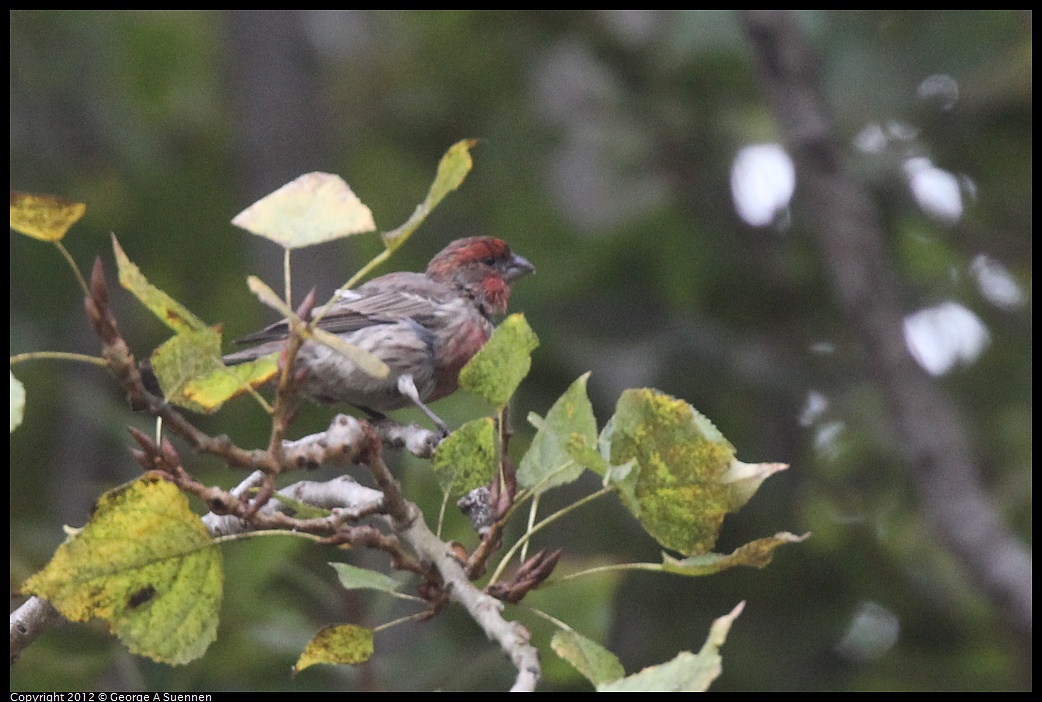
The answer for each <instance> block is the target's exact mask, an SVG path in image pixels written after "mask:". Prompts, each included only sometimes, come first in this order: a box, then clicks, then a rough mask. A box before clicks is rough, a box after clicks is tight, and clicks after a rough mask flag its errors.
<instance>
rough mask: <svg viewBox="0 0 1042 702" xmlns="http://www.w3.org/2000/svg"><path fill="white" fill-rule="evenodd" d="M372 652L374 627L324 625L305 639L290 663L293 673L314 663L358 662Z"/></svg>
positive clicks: (363, 661)
mask: <svg viewBox="0 0 1042 702" xmlns="http://www.w3.org/2000/svg"><path fill="white" fill-rule="evenodd" d="M372 656H373V630H372V629H366V628H365V627H362V626H355V625H354V624H340V625H337V626H327V627H324V628H323V629H322V630H321V631H319V632H318V633H317V634H315V638H313V639H311V641H309V642H308V645H307V646H306V647H305V648H304V652H303V653H301V654H300V659H298V660H297V664H296V665H295V666H293V674H294V675H296V674H297V673H299V672H300V671H302V670H304V669H305V668H309V667H311V666H313V665H315V664H317V663H331V664H334V665H335V664H340V663H347V664H349V665H358V664H359V663H365V662H366V661H367V660H369V659H370V658H372Z"/></svg>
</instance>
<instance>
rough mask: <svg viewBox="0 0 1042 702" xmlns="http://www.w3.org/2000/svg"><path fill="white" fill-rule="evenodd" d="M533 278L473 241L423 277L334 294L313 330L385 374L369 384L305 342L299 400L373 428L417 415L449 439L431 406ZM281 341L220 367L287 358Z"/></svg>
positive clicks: (461, 243) (268, 341) (249, 339)
mask: <svg viewBox="0 0 1042 702" xmlns="http://www.w3.org/2000/svg"><path fill="white" fill-rule="evenodd" d="M534 271H535V266H533V265H532V264H531V263H530V262H529V261H528V260H527V259H525V258H523V257H522V256H519V255H517V254H515V253H513V252H512V251H511V249H510V246H509V245H508V244H507V243H506V242H504V241H502V240H500V239H496V238H492V237H485V236H476V237H468V238H464V239H457V240H456V241H453V242H452V243H450V244H449V245H448V246H446V247H445V248H444V249H442V250H441V251H440V252H438V253H437V254H436V255H435V256H434V258H432V259H431V260H430V263H429V264H428V265H427V269H426V271H425V272H424V273H415V272H406V271H399V272H394V273H387V274H385V275H382V276H380V277H378V278H374V279H372V280H370V281H368V282H366V283H364V284H363V285H361V286H359V287H357V288H355V289H351V290H345V291H342V292H340V293H339V294H338V296H337V297H336V298H335V299H334V300H333V302H332V303H330V305H329V307H328V309H327V310H326V312H325V314H324V315H322V316H321V318H320V319H319V320H318V322H317V326H318V327H319V328H321V329H323V330H325V331H327V332H330V333H333V334H337V335H338V336H340V337H341V339H343V340H344V341H346V342H348V343H350V344H352V345H354V346H357V347H359V348H361V349H364V350H365V351H368V352H369V353H371V354H373V355H375V356H376V357H377V358H379V359H380V360H381V361H383V362H384V363H385V364H387V366H388V368H389V369H390V372H389V373H388V375H387V376H386V377H384V378H375V377H373V376H371V375H369V374H368V373H366V372H365V371H364V370H362V369H360V368H358V367H357V366H356V365H355V364H354V363H353V362H352V361H351V360H350V359H348V358H347V357H345V356H344V355H343V354H341V353H339V352H337V351H335V350H334V349H331V348H329V347H328V346H324V345H322V344H320V343H317V342H315V341H310V340H309V341H305V342H304V344H303V345H302V346H301V348H300V351H299V352H298V354H297V357H296V360H295V362H294V367H295V368H297V369H302V370H303V371H304V372H303V378H302V380H301V384H300V393H301V394H302V395H303V396H304V397H306V398H308V399H310V400H312V401H314V402H316V403H319V404H340V403H343V404H349V405H353V406H355V407H357V408H359V409H361V410H362V411H364V412H366V413H367V414H369V415H370V417H372V418H377V419H378V418H383V417H384V416H385V415H384V413H385V412H388V411H392V410H397V409H402V408H404V407H408V406H409V405H415V406H417V407H419V408H420V409H421V410H423V412H424V413H425V414H426V415H427V416H428V417H430V419H431V420H432V421H433V422H434V423H435V424H436V425H437V426H438V428H439V430H440V431H441V433H442V435H443V436H445V435H448V433H449V430H448V427H447V425H446V424H445V423H444V422H443V421H442V420H441V419H440V418H439V417H438V415H437V414H435V413H434V412H433V411H432V410H431V409H430V408H429V407H428V405H429V404H430V403H432V402H435V401H436V400H440V399H442V398H444V397H447V396H448V395H451V394H452V393H453V392H455V391H456V389H457V388H458V386H459V372H460V369H461V368H463V366H464V365H466V363H467V361H469V360H470V359H471V358H472V357H473V356H474V354H476V353H477V352H478V351H479V350H480V349H481V347H482V346H484V345H485V342H486V341H488V339H489V337H490V336H491V334H492V331H493V328H494V327H493V320H494V319H495V318H496V317H498V316H501V315H503V314H505V313H506V311H507V303H508V301H509V300H510V286H511V285H512V284H513V283H515V282H516V281H517V280H519V279H520V278H522V277H524V276H526V275H528V274H529V273H533V272H534ZM288 338H289V324H288V322H287V321H286V320H282V321H281V322H276V323H275V324H272V325H270V326H268V327H266V328H264V329H262V330H260V331H258V332H256V333H254V334H250V335H249V336H246V337H243V338H242V339H239V340H238V341H237V342H236V343H238V344H244V345H250V348H247V349H244V350H242V351H237V352H234V353H230V354H228V355H226V356H225V357H224V359H223V360H224V363H225V364H226V365H237V364H240V363H246V362H248V361H253V360H256V359H258V358H260V357H262V356H265V355H268V354H270V353H273V352H276V351H280V350H284V349H285V348H286V342H287V340H288Z"/></svg>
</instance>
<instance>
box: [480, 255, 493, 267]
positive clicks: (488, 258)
mask: <svg viewBox="0 0 1042 702" xmlns="http://www.w3.org/2000/svg"><path fill="white" fill-rule="evenodd" d="M482 263H484V264H485V265H486V266H494V265H496V259H494V258H492V257H491V256H486V257H485V259H484V260H483V261H482Z"/></svg>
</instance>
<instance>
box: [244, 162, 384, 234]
mask: <svg viewBox="0 0 1042 702" xmlns="http://www.w3.org/2000/svg"><path fill="white" fill-rule="evenodd" d="M232 224H234V225H235V226H237V227H240V228H242V229H245V230H246V231H248V232H251V233H253V234H257V235H258V236H263V237H265V238H267V239H271V240H272V241H274V242H275V243H277V244H279V245H281V246H283V247H284V248H287V249H299V248H301V247H303V246H311V245H313V244H321V243H324V242H326V241H332V240H334V239H340V238H343V237H346V236H350V235H352V234H360V233H362V232H371V231H373V230H375V229H376V223H375V222H374V221H373V213H372V212H371V211H370V210H369V208H368V207H366V206H365V205H364V204H362V201H361V200H359V199H358V197H357V196H356V195H355V194H354V193H353V192H352V191H351V188H350V187H348V185H347V183H345V182H344V180H343V179H342V178H341V177H340V176H337V175H333V174H332V173H305V174H304V175H302V176H300V177H299V178H297V179H296V180H293V181H291V182H289V183H286V184H285V185H283V186H282V187H281V188H279V189H278V190H276V191H275V192H273V193H271V194H270V195H266V196H265V197H263V198H261V199H260V200H258V201H257V202H255V203H253V204H252V205H250V206H249V207H247V208H246V209H245V210H243V211H242V212H240V213H239V214H237V215H235V219H233V220H232Z"/></svg>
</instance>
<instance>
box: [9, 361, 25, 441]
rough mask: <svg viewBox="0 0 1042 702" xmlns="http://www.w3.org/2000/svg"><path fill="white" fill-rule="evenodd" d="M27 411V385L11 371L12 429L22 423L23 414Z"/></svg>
mask: <svg viewBox="0 0 1042 702" xmlns="http://www.w3.org/2000/svg"><path fill="white" fill-rule="evenodd" d="M24 413H25V386H24V385H22V383H21V381H20V380H18V378H16V377H14V371H11V431H12V432H14V430H15V429H17V428H18V426H19V425H20V424H21V423H22V416H23V414H24Z"/></svg>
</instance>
